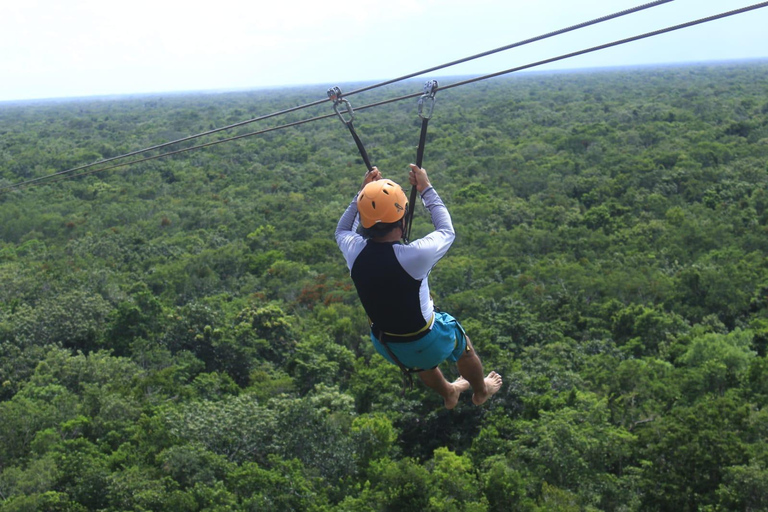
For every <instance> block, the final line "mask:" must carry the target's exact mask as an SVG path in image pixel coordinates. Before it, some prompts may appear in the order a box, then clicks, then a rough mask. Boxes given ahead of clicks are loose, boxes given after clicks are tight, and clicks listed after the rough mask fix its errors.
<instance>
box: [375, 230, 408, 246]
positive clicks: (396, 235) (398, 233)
mask: <svg viewBox="0 0 768 512" xmlns="http://www.w3.org/2000/svg"><path fill="white" fill-rule="evenodd" d="M402 238H403V230H402V229H393V230H392V231H390V232H389V233H387V234H386V235H384V236H377V237H375V238H371V240H372V241H373V242H376V243H390V242H399V241H400V240H401V239H402Z"/></svg>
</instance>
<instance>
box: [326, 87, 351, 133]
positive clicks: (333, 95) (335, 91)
mask: <svg viewBox="0 0 768 512" xmlns="http://www.w3.org/2000/svg"><path fill="white" fill-rule="evenodd" d="M328 97H329V98H330V99H331V101H333V110H334V111H335V112H336V115H338V116H339V119H341V122H342V123H344V124H346V125H349V123H351V122H352V121H353V120H354V119H355V111H354V110H352V104H350V103H349V100H347V99H346V98H343V97H342V93H341V89H339V88H338V87H331V88H330V89H328ZM341 104H344V110H343V111H341V110H339V105H341ZM344 114H349V120H347V119H344Z"/></svg>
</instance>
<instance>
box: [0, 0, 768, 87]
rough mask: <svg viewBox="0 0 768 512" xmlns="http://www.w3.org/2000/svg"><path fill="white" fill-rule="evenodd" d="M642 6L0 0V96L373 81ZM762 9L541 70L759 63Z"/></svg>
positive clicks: (597, 39) (723, 7)
mask: <svg viewBox="0 0 768 512" xmlns="http://www.w3.org/2000/svg"><path fill="white" fill-rule="evenodd" d="M646 1H649V0H637V1H625V0H613V1H611V2H607V1H605V0H526V1H519V0H462V1H457V0H440V1H438V0H355V2H322V1H318V0H312V1H308V0H283V1H269V2H267V1H266V0H248V1H244V0H217V1H216V2H205V3H203V2H200V3H197V2H189V1H188V0H187V1H184V2H181V1H177V0H132V1H131V2H127V3H126V2H105V1H104V0H23V1H21V0H16V1H13V0H8V2H4V4H5V5H3V8H2V15H0V101H7V100H20V99H37V98H59V97H78V96H93V95H113V94H135V93H156V92H180V91H197V90H221V89H247V88H256V87H272V86H284V85H299V84H317V85H318V86H319V87H318V90H319V91H320V92H319V97H322V96H323V95H324V92H325V89H327V87H330V86H332V85H337V84H343V83H346V82H360V81H368V80H372V81H381V80H386V79H390V78H395V77H399V76H402V75H405V74H408V73H411V72H414V71H418V70H421V69H425V68H429V67H432V66H435V65H439V64H442V63H445V62H449V61H453V60H456V59H460V58H462V57H466V56H468V55H472V54H476V53H480V52H483V51H486V50H489V49H492V48H497V47H500V46H504V45H507V44H510V43H513V42H516V41H519V40H523V39H527V38H530V37H533V36H536V35H540V34H543V33H546V32H551V31H553V30H557V29H560V28H564V27H566V26H570V25H574V24H576V23H580V22H582V21H587V20H590V19H593V18H597V17H600V16H603V15H606V14H609V13H613V12H616V11H620V10H624V9H627V8H630V7H634V6H636V5H641V4H643V3H646ZM756 3H758V2H757V1H756V0H754V1H743V0H674V1H672V2H670V3H669V4H665V5H661V6H659V7H655V8H653V9H650V10H648V11H645V12H641V13H638V14H633V15H630V16H628V17H626V18H624V19H620V20H614V21H610V22H607V23H604V24H601V25H598V26H596V27H592V28H589V29H585V30H581V31H578V32H577V33H573V34H569V35H566V36H562V37H557V38H555V39H553V40H550V41H547V42H542V43H536V44H533V45H530V46H526V47H523V48H518V49H514V50H510V51H508V52H504V53H502V54H499V55H495V56H492V57H489V58H486V59H481V60H480V61H475V62H473V63H468V64H464V65H461V66H458V67H455V68H449V69H446V70H442V71H440V72H437V73H436V74H435V75H434V76H425V77H424V78H425V79H427V78H439V77H440V76H441V75H451V76H455V75H479V74H486V73H492V72H494V71H499V70H502V69H508V68H512V67H515V66H519V65H522V64H527V63H529V62H534V61H538V60H542V59H546V58H549V57H553V56H556V55H560V54H564V53H568V52H571V51H574V50H578V49H582V48H587V47H591V46H594V45H598V44H602V43H606V42H609V41H613V40H617V39H621V38H624V37H628V36H632V35H636V34H640V33H644V32H648V31H651V30H655V29H659V28H663V27H666V26H670V25H675V24H678V23H682V22H686V21H690V20H693V19H697V18H701V17H705V16H709V15H712V14H716V13H720V12H724V11H729V10H732V9H736V8H739V7H744V6H748V5H752V4H756ZM767 26H768V8H763V9H760V10H758V11H753V12H751V13H747V14H742V15H738V16H735V17H733V18H730V19H726V20H720V21H715V22H712V23H708V24H705V25H703V26H699V27H694V28H690V29H685V30H683V31H680V32H677V33H674V34H667V35H663V36H659V37H656V38H653V39H652V40H646V41H641V42H635V43H631V44H629V45H624V46H621V47H618V48H613V49H609V50H605V51H601V52H597V53H594V54H591V55H588V56H582V57H578V58H574V59H570V60H566V61H562V62H559V63H556V64H552V65H550V66H548V67H546V68H540V69H542V70H544V69H575V68H593V67H614V66H626V65H645V64H668V63H678V62H686V63H687V62H706V61H720V60H732V59H753V58H764V57H768V30H765V27H767Z"/></svg>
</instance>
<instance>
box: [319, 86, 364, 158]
mask: <svg viewBox="0 0 768 512" xmlns="http://www.w3.org/2000/svg"><path fill="white" fill-rule="evenodd" d="M328 97H329V98H330V99H331V100H332V101H333V110H335V111H336V115H338V116H339V119H341V122H342V123H344V125H345V126H346V127H347V128H349V133H351V134H352V138H353V139H355V144H356V145H357V150H358V151H359V152H360V156H362V157H363V162H364V163H365V167H366V168H367V169H368V170H369V171H372V170H373V166H372V165H371V159H370V158H368V152H367V151H366V150H365V146H364V145H363V141H362V140H360V137H359V136H358V135H357V132H356V131H355V125H354V124H353V123H352V121H354V119H355V111H354V110H352V104H351V103H350V102H349V100H348V99H346V98H344V97H343V96H342V92H341V89H339V88H338V87H331V88H330V89H328ZM342 105H343V107H344V110H341V108H340V107H341V106H342ZM345 115H346V116H348V117H344V116H345Z"/></svg>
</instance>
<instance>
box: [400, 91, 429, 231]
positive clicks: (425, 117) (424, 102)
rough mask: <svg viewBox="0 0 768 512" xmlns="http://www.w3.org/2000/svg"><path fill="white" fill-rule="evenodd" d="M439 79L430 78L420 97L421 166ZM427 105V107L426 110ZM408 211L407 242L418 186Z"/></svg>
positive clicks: (406, 213) (417, 156)
mask: <svg viewBox="0 0 768 512" xmlns="http://www.w3.org/2000/svg"><path fill="white" fill-rule="evenodd" d="M437 86H438V84H437V80H430V81H428V82H427V83H425V84H424V94H422V95H421V97H420V98H419V103H418V109H419V117H420V118H421V134H420V135H419V147H418V148H417V149H416V165H417V166H418V167H419V168H420V167H421V163H422V162H423V161H424V148H425V146H426V145H427V126H428V125H429V120H430V119H431V118H432V111H433V110H434V108H435V94H436V93H437ZM425 107H427V109H426V110H425ZM408 205H409V208H408V211H406V212H405V226H404V228H403V240H405V243H406V244H407V243H408V242H409V241H410V239H411V225H412V224H413V212H414V210H416V207H415V205H416V187H415V186H413V187H411V194H410V196H409V197H408Z"/></svg>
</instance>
